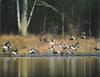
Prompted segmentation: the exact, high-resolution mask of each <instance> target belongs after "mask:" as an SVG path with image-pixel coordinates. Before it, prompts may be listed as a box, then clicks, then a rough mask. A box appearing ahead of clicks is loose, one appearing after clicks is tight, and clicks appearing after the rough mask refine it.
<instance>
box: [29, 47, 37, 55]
mask: <svg viewBox="0 0 100 77" xmlns="http://www.w3.org/2000/svg"><path fill="white" fill-rule="evenodd" d="M36 53H39V52H38V51H37V50H36V49H34V48H32V49H31V50H30V51H29V54H36Z"/></svg>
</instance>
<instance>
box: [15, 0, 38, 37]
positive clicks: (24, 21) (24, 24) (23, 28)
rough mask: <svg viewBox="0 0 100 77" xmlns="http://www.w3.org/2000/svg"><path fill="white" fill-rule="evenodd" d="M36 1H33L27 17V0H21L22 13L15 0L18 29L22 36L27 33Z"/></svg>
mask: <svg viewBox="0 0 100 77" xmlns="http://www.w3.org/2000/svg"><path fill="white" fill-rule="evenodd" d="M36 2H37V0H35V1H34V4H33V7H32V10H31V13H30V16H29V18H27V11H28V0H23V6H22V7H23V8H22V14H20V6H19V0H17V20H18V29H19V33H20V35H22V36H27V34H28V32H27V29H28V26H29V23H30V20H31V17H32V14H33V11H34V7H35V5H36Z"/></svg>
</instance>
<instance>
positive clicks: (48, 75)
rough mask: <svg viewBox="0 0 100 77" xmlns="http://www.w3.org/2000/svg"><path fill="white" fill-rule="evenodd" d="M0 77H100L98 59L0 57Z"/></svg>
mask: <svg viewBox="0 0 100 77" xmlns="http://www.w3.org/2000/svg"><path fill="white" fill-rule="evenodd" d="M0 77H100V58H99V57H30V58H29V57H19V58H12V57H0Z"/></svg>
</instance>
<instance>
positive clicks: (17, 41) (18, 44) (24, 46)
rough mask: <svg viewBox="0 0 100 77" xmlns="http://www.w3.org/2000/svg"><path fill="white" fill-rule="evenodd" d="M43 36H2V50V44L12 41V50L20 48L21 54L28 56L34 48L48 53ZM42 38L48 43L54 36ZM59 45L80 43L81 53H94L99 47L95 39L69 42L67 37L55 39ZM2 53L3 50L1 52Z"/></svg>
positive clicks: (47, 46) (0, 45) (48, 35)
mask: <svg viewBox="0 0 100 77" xmlns="http://www.w3.org/2000/svg"><path fill="white" fill-rule="evenodd" d="M40 38H41V36H39V35H30V36H28V37H21V36H18V35H2V36H0V49H1V48H2V44H3V43H5V42H6V41H8V40H10V42H11V43H12V48H13V49H14V48H18V49H19V50H20V51H19V53H20V54H26V53H28V51H29V50H30V49H31V48H32V47H34V48H35V49H37V50H38V51H40V52H46V51H48V50H49V49H48V48H49V44H48V43H44V44H42V43H41V41H40ZM42 38H47V39H48V41H51V38H52V35H51V34H45V35H43V36H42ZM55 40H56V43H57V44H60V43H61V42H63V43H65V44H68V45H72V44H73V43H76V42H79V44H80V48H79V49H78V52H79V53H94V52H95V50H94V48H95V47H96V46H97V42H96V40H95V39H93V38H91V39H79V40H73V41H72V40H69V39H68V37H65V38H64V39H61V37H60V36H57V38H56V39H55ZM99 46H100V45H99ZM0 51H1V50H0Z"/></svg>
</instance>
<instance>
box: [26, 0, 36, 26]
mask: <svg viewBox="0 0 100 77" xmlns="http://www.w3.org/2000/svg"><path fill="white" fill-rule="evenodd" d="M36 3H37V0H35V1H34V4H33V7H32V10H31V13H30V16H29V19H28V26H29V24H30V20H31V18H32V14H33V11H34V8H35V5H36Z"/></svg>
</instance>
